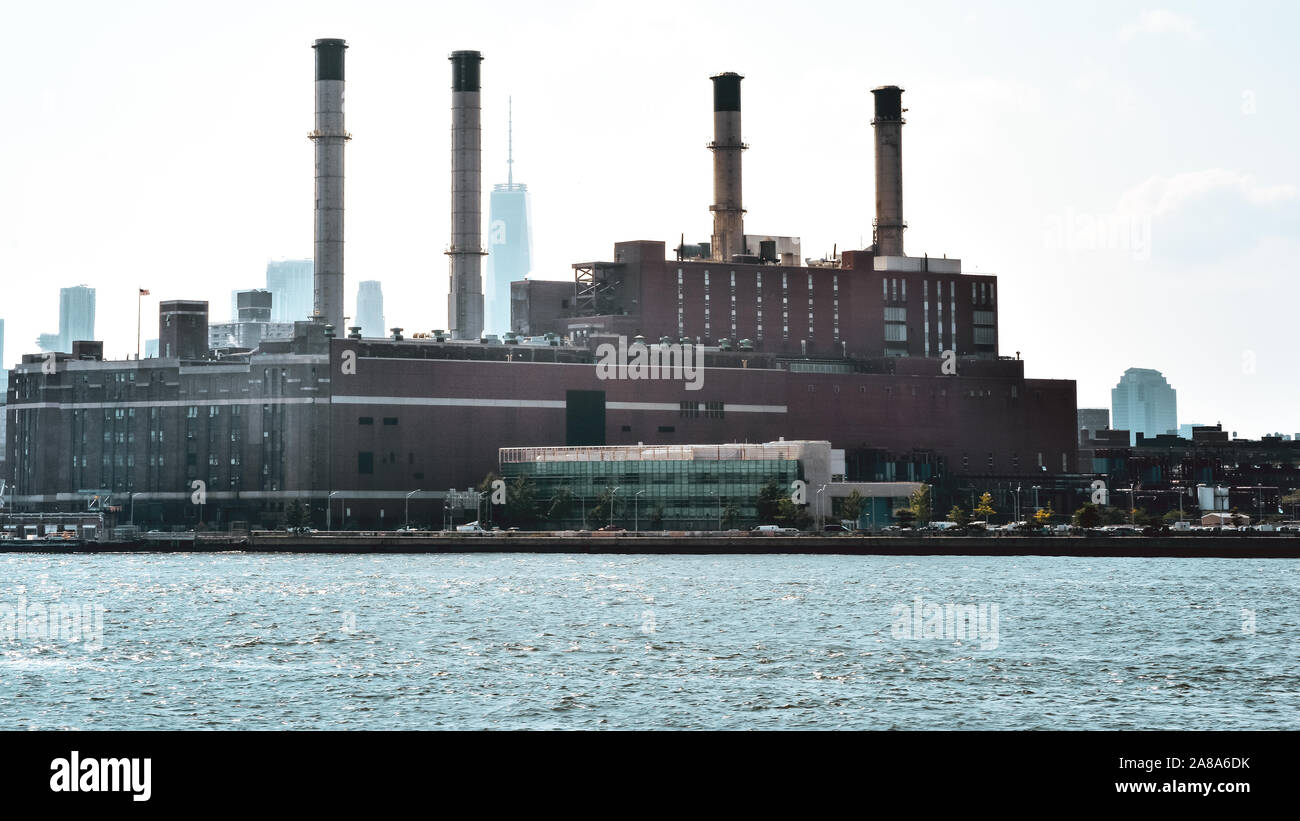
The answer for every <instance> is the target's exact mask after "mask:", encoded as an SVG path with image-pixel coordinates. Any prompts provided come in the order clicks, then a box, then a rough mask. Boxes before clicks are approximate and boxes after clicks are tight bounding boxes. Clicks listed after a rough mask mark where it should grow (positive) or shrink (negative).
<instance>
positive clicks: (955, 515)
mask: <svg viewBox="0 0 1300 821" xmlns="http://www.w3.org/2000/svg"><path fill="white" fill-rule="evenodd" d="M947 519H948V521H950V522H952V523H953V524H955V525H957V526H958V527H965V526H966V525H968V524H970V514H969V513H967V512H966V509H965V508H963V507H962V506H961V505H953V506H952V510H950V511H948V516H947Z"/></svg>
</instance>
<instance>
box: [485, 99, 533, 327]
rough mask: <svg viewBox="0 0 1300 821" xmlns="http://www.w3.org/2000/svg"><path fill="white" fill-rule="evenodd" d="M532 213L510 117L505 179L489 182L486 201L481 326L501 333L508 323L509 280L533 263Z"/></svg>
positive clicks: (520, 276)
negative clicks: (520, 178)
mask: <svg viewBox="0 0 1300 821" xmlns="http://www.w3.org/2000/svg"><path fill="white" fill-rule="evenodd" d="M531 223H532V213H531V207H530V203H529V199H528V186H527V185H524V184H523V183H521V182H518V183H517V182H515V155H514V117H513V112H512V114H511V117H510V140H509V148H508V152H507V159H506V182H504V183H499V184H497V185H494V186H492V193H491V195H490V197H489V204H488V260H487V276H486V277H484V280H483V330H484V332H486V333H494V334H504V333H506V332H507V331H511V330H513V328H511V327H510V283H511V282H518V281H519V280H522V279H524V278H525V277H526V276H527V275H528V273H529V272H530V271H532V267H533V237H532V232H531Z"/></svg>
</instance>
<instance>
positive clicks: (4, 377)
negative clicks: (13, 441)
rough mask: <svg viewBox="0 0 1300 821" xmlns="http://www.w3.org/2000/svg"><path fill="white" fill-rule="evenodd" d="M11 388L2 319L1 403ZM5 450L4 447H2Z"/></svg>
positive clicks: (0, 335)
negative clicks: (6, 363)
mask: <svg viewBox="0 0 1300 821" xmlns="http://www.w3.org/2000/svg"><path fill="white" fill-rule="evenodd" d="M8 386H9V371H8V370H7V369H6V366H5V321H4V320H3V319H0V402H2V401H4V395H5V389H6V388H7V387H8ZM0 450H4V445H0Z"/></svg>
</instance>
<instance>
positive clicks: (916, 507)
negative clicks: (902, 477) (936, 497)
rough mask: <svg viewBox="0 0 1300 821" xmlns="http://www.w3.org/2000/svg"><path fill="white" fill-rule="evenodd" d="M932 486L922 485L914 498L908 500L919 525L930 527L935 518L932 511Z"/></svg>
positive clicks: (913, 495)
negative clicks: (932, 519)
mask: <svg viewBox="0 0 1300 821" xmlns="http://www.w3.org/2000/svg"><path fill="white" fill-rule="evenodd" d="M931 506H932V505H931V499H930V486H929V485H926V484H922V485H921V487H919V488H918V489H917V491H916V492H915V493H913V494H912V498H911V499H909V500H908V507H910V508H911V509H912V517H913V519H914V520H915V521H916V523H917V524H920V525H928V524H929V523H930V519H931V518H933V515H934V512H933V510H932V509H931Z"/></svg>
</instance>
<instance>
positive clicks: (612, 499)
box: [587, 488, 618, 527]
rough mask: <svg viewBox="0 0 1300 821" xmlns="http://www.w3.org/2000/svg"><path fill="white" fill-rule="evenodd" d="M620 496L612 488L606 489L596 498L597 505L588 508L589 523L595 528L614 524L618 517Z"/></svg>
mask: <svg viewBox="0 0 1300 821" xmlns="http://www.w3.org/2000/svg"><path fill="white" fill-rule="evenodd" d="M617 506H618V496H617V494H615V493H614V491H613V490H612V489H611V488H605V489H604V490H602V491H601V492H600V495H598V496H597V497H596V504H594V505H592V506H591V507H589V508H587V522H589V523H591V524H592V525H594V526H595V527H604V526H605V525H608V524H613V522H614V519H615V517H617V515H618V511H617V510H616V508H617Z"/></svg>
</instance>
